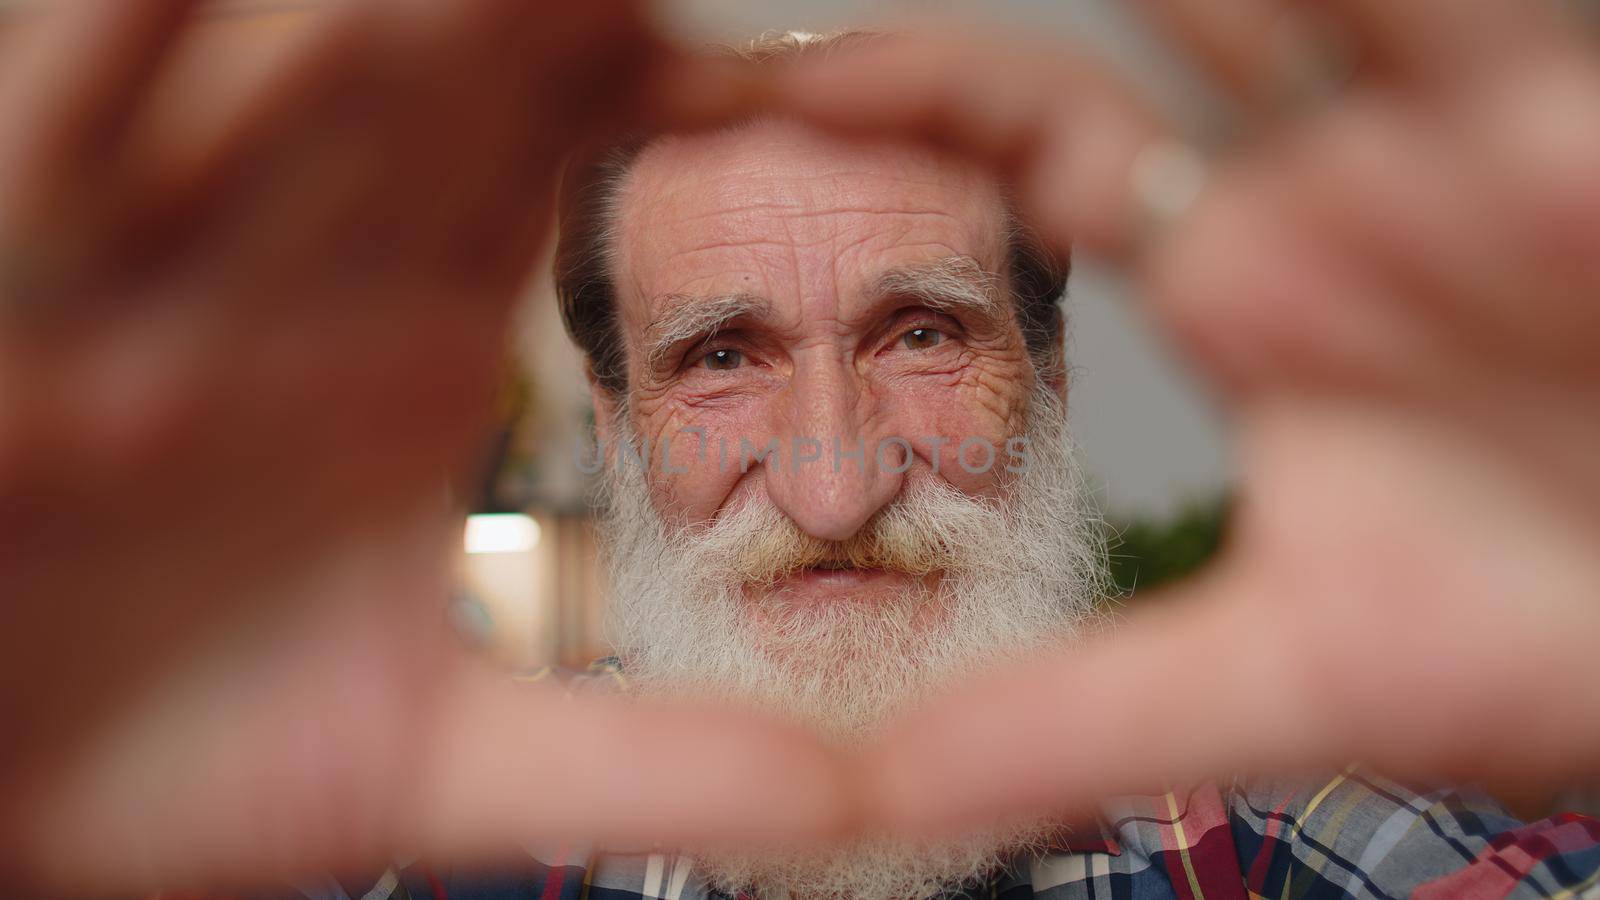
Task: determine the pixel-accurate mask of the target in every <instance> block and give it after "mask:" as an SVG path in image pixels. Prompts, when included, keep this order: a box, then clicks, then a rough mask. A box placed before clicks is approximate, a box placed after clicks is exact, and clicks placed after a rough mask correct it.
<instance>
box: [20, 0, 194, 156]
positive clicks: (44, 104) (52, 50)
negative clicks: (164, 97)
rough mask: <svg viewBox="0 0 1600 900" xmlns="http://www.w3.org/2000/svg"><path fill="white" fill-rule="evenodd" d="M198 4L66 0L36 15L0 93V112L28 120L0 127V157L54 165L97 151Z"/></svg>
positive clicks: (133, 105) (131, 111) (135, 104)
mask: <svg viewBox="0 0 1600 900" xmlns="http://www.w3.org/2000/svg"><path fill="white" fill-rule="evenodd" d="M199 2H200V0H70V2H66V3H62V4H58V5H57V6H56V7H55V8H52V9H51V10H50V11H48V12H45V13H42V14H41V15H42V18H41V19H40V20H39V21H37V22H34V23H30V26H29V27H33V28H35V29H36V31H35V33H32V34H30V35H28V39H27V40H26V41H25V42H23V43H22V45H21V46H20V47H18V48H17V51H18V56H17V58H15V59H11V60H8V64H7V66H6V69H5V75H6V78H5V83H6V84H7V85H8V87H7V89H6V92H5V94H4V96H3V97H0V115H4V116H7V117H10V118H9V121H11V122H24V121H26V122H29V123H33V124H32V125H31V126H30V127H26V128H21V127H10V128H6V129H4V132H5V133H6V137H5V139H4V143H3V144H0V159H3V160H5V161H6V162H7V163H8V164H11V165H15V164H16V163H17V162H19V161H32V162H56V163H58V164H59V160H60V159H61V158H65V159H68V160H74V161H78V160H83V159H85V158H86V157H88V156H90V155H93V154H95V153H103V152H104V150H105V146H104V142H105V141H106V140H108V139H111V138H113V137H115V136H116V135H117V133H118V132H119V131H120V130H121V128H122V126H123V125H124V124H125V123H126V122H127V121H129V120H130V119H131V118H132V117H133V116H134V115H135V114H136V113H137V111H138V109H139V108H140V103H139V100H140V98H141V96H142V95H143V93H144V91H145V89H146V88H147V87H148V86H149V83H150V80H151V78H152V76H153V75H154V73H155V72H156V70H157V69H158V68H159V67H160V66H161V64H162V62H163V61H164V60H165V58H166V55H167V51H168V49H169V48H170V47H171V45H172V44H173V43H174V40H175V39H176V37H177V36H178V35H179V34H180V32H181V31H182V28H183V25H184V23H185V22H186V21H187V19H188V18H189V15H190V13H191V12H192V11H193V10H194V8H195V7H196V6H198V5H199ZM19 142H20V143H22V144H23V145H24V146H25V147H26V148H27V149H26V150H25V151H24V150H23V149H22V148H19V147H17V146H16V144H17V143H19ZM8 145H9V146H8ZM19 156H20V157H21V158H20V159H19Z"/></svg>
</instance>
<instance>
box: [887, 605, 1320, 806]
mask: <svg viewBox="0 0 1600 900" xmlns="http://www.w3.org/2000/svg"><path fill="white" fill-rule="evenodd" d="M1243 587H1244V585H1243V584H1242V583H1240V582H1238V581H1235V580H1233V579H1232V578H1225V577H1219V576H1211V580H1209V581H1208V582H1207V583H1206V584H1205V585H1203V586H1201V587H1198V588H1197V589H1195V590H1194V591H1193V592H1190V591H1185V592H1184V593H1185V594H1186V596H1185V597H1184V598H1183V599H1181V600H1178V601H1177V602H1176V603H1165V604H1163V605H1162V606H1160V607H1157V608H1156V609H1155V610H1153V611H1152V612H1151V613H1150V614H1146V615H1144V616H1141V617H1140V618H1139V619H1138V620H1136V621H1135V622H1134V623H1132V624H1131V625H1130V626H1129V628H1128V629H1127V631H1126V632H1125V633H1122V634H1119V635H1113V636H1112V637H1110V638H1109V639H1106V640H1102V641H1099V642H1096V643H1092V644H1089V645H1084V646H1075V647H1067V648H1063V649H1062V650H1061V651H1060V652H1058V653H1055V654H1053V655H1052V656H1051V657H1049V658H1046V659H1044V660H1041V661H1039V662H1037V663H1034V664H1032V665H1029V666H1027V667H1026V668H1023V669H1019V670H1015V671H1012V672H1009V673H1006V674H1004V675H1001V676H998V677H995V678H991V679H989V680H987V681H985V682H982V683H979V684H977V685H973V686H971V687H968V688H965V689H962V690H960V691H959V692H958V693H956V694H954V695H952V696H950V697H948V698H947V699H945V700H943V701H941V702H940V703H939V704H938V705H937V706H935V707H933V708H931V709H930V710H928V711H927V712H925V713H922V714H920V715H918V716H916V717H914V718H913V719H911V720H909V721H907V722H905V723H904V724H903V725H902V726H900V727H899V728H897V729H895V730H894V731H893V732H891V735H890V737H889V738H888V739H887V740H886V741H885V743H884V744H883V745H882V746H881V747H880V748H878V749H877V750H876V751H874V753H873V754H872V755H871V756H870V757H869V758H868V759H867V760H866V761H865V763H864V769H865V773H866V774H865V776H864V777H863V778H862V783H863V784H866V785H871V786H873V792H872V794H871V795H870V796H869V802H870V804H871V810H870V813H869V815H870V817H871V820H872V821H873V822H874V823H875V824H876V825H878V826H880V827H884V828H888V829H896V830H907V831H914V832H927V831H930V830H931V831H944V830H949V829H952V828H955V827H957V826H960V825H967V824H970V823H973V822H978V821H986V820H991V819H995V818H1005V817H1008V816H1013V815H1018V814H1027V815H1039V814H1055V815H1065V816H1074V815H1081V814H1083V813H1085V812H1089V811H1091V809H1092V807H1091V804H1093V803H1094V802H1095V801H1097V800H1099V799H1101V798H1104V797H1111V796H1116V795H1118V794H1127V793H1141V792H1153V793H1159V792H1160V791H1162V790H1164V789H1165V788H1166V785H1168V784H1175V783H1182V782H1185V781H1189V780H1193V779H1198V778H1204V777H1210V776H1214V775H1217V774H1219V773H1225V772H1230V771H1235V770H1236V769H1237V768H1239V767H1248V766H1249V765H1250V764H1251V763H1253V762H1262V761H1265V760H1268V759H1272V760H1273V761H1274V762H1276V763H1279V764H1294V763H1303V764H1315V763H1316V762H1319V761H1321V760H1323V759H1324V757H1325V756H1326V755H1328V754H1329V753H1330V752H1331V753H1334V754H1336V753H1337V748H1336V747H1334V746H1333V745H1332V744H1331V743H1330V742H1325V741H1324V738H1326V737H1327V736H1328V735H1327V734H1326V729H1325V725H1324V724H1322V722H1321V721H1320V719H1319V715H1320V713H1321V712H1324V711H1313V710H1311V709H1309V708H1308V704H1306V702H1305V698H1304V697H1303V696H1299V695H1298V694H1297V687H1298V686H1297V685H1296V684H1295V683H1294V682H1293V680H1292V679H1290V678H1287V677H1285V675H1286V673H1287V670H1286V669H1283V668H1279V667H1277V663H1278V662H1279V660H1278V658H1277V654H1278V653H1279V652H1280V650H1281V649H1282V647H1283V645H1282V644H1279V645H1276V646H1274V645H1260V644H1255V643H1252V642H1250V641H1248V640H1247V639H1246V638H1244V637H1242V635H1249V634H1252V633H1255V632H1257V631H1259V630H1260V626H1259V625H1255V624H1251V623H1250V622H1248V621H1247V617H1246V616H1244V615H1243V610H1242V607H1241V606H1240V605H1239V604H1236V603H1230V602H1228V600H1229V598H1230V596H1232V595H1234V594H1236V593H1237V592H1238V591H1239V590H1241V589H1242V588H1243ZM1174 599H1176V598H1174ZM1245 626H1248V628H1246V627H1245ZM1230 646H1250V647H1259V648H1261V649H1262V651H1263V652H1262V653H1261V655H1254V654H1232V653H1223V654H1221V655H1208V654H1204V653H1203V652H1197V648H1223V647H1230ZM1263 672H1270V673H1274V674H1273V677H1270V678H1265V679H1264V678H1262V673H1263ZM997 730H998V731H1001V732H1004V733H1005V734H1006V736H1007V738H1006V741H1005V742H1004V744H1003V747H1001V746H997V745H996V744H995V742H994V741H993V739H992V735H994V734H995V733H997ZM1002 752H1003V753H1004V760H1003V761H1002V760H1001V759H1000V758H999V754H1000V753H1002Z"/></svg>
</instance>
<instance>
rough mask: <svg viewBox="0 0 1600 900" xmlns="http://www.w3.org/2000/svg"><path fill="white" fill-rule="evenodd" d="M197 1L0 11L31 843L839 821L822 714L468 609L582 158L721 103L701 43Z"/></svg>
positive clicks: (551, 12)
mask: <svg viewBox="0 0 1600 900" xmlns="http://www.w3.org/2000/svg"><path fill="white" fill-rule="evenodd" d="M199 5H200V4H199V3H197V2H193V0H65V2H61V3H53V4H49V5H48V6H47V7H41V9H40V10H37V11H32V12H29V13H27V14H25V15H22V14H19V16H18V18H17V20H16V21H14V22H12V23H11V24H10V25H9V26H8V27H7V28H5V30H4V32H3V33H0V597H3V598H4V600H3V603H0V660H3V662H0V675H3V678H0V720H3V721H4V722H5V723H6V724H5V728H4V731H5V735H6V737H5V739H4V741H3V742H0V798H4V799H3V800H0V821H3V822H4V825H3V826H0V831H3V832H4V834H3V835H0V868H21V869H22V870H24V874H25V875H27V876H28V877H33V878H39V879H42V880H44V881H46V882H47V883H51V884H54V885H55V886H59V887H71V888H83V889H119V890H126V889H134V888H137V887H139V886H149V885H156V884H163V885H167V886H171V885H173V884H174V883H179V884H181V883H184V882H195V883H203V882H206V881H209V880H213V879H217V878H223V879H230V880H231V879H250V878H258V877H270V876H272V875H275V874H278V873H280V872H289V871H296V870H299V871H304V870H305V869H308V868H316V867H321V866H334V865H339V866H349V865H360V864H362V863H366V862H381V861H383V860H386V859H387V858H388V856H387V854H390V853H393V852H396V851H398V850H400V849H402V848H404V849H408V850H411V851H413V852H419V853H420V852H430V853H453V852H457V851H461V852H481V851H484V850H486V849H488V848H489V847H492V846H494V845H495V844H496V843H497V842H500V841H510V840H522V839H526V838H532V837H536V836H539V835H541V834H546V835H547V834H549V833H552V832H556V833H560V834H562V835H563V836H593V837H601V836H607V835H612V836H617V837H620V838H623V839H629V840H634V839H639V840H642V839H647V838H653V837H655V836H657V835H659V834H660V833H661V832H662V830H663V829H664V828H665V826H666V825H667V824H668V823H670V824H671V825H672V826H673V828H674V834H675V835H676V834H679V833H687V834H693V833H694V832H696V831H698V830H702V829H704V830H706V831H707V832H710V833H711V834H715V832H716V829H717V828H719V827H720V828H723V829H730V828H733V827H737V828H738V829H739V831H740V833H746V832H747V830H748V829H750V828H752V827H753V828H755V829H757V830H760V829H761V828H762V827H763V823H767V822H771V823H774V825H775V827H777V826H782V827H786V828H790V829H797V830H799V831H802V832H804V831H806V830H808V829H813V828H819V827H824V825H825V824H826V823H827V822H829V821H831V817H832V816H833V815H834V814H835V810H833V809H832V804H833V803H835V802H836V800H837V796H836V794H835V793H834V792H833V791H832V790H831V789H830V788H829V784H828V782H827V781H826V778H825V776H826V774H827V772H828V763H827V761H826V760H825V759H823V757H822V756H821V755H820V753H815V752H812V750H811V749H810V748H811V745H809V744H807V743H806V742H805V741H803V740H800V739H798V738H794V737H792V736H791V735H789V734H788V733H787V732H782V731H779V730H777V729H774V728H770V727H768V726H766V725H764V724H762V723H760V722H749V721H745V720H743V719H735V718H734V717H733V716H731V715H730V714H726V713H722V714H711V713H705V712H700V711H638V712H636V713H633V714H626V715H625V714H624V713H623V712H622V711H620V710H617V709H613V708H609V707H602V706H582V707H579V706H575V705H572V704H565V703H561V702H560V701H559V700H558V699H557V698H555V697H553V696H550V695H549V694H547V693H544V692H541V691H537V690H534V691H531V692H530V691H529V689H527V688H523V689H521V690H520V691H516V693H513V691H514V689H513V687H512V686H511V685H510V684H509V683H508V682H506V681H505V679H504V677H503V676H502V675H499V674H496V673H490V672H486V671H482V670H480V669H479V668H477V667H476V666H474V665H473V664H472V663H469V662H467V661H465V660H464V659H462V658H461V657H460V656H459V654H458V652H457V648H456V647H455V646H454V644H453V643H452V641H451V635H450V633H449V630H448V629H447V627H446V626H445V612H444V597H445V592H444V580H445V579H444V576H443V572H444V567H445V565H446V563H447V560H446V557H445V548H446V547H447V546H448V545H449V543H450V541H451V538H454V537H455V536H454V535H452V534H451V533H450V529H451V527H452V523H451V521H450V518H449V510H448V509H447V508H446V507H447V499H446V493H447V481H448V479H449V477H450V476H451V475H453V474H458V473H460V472H462V471H463V469H465V468H467V467H469V466H471V465H472V464H473V462H474V460H473V455H474V451H475V449H476V448H475V442H476V441H477V438H478V435H480V434H481V433H482V431H483V426H484V425H485V424H486V417H485V412H486V410H487V409H488V407H489V405H490V400H491V396H492V393H493V387H494V385H495V383H496V376H497V374H498V372H499V368H500V365H501V354H500V350H501V349H502V346H503V342H504V340H505V337H504V333H505V332H504V329H505V325H506V322H507V318H508V316H509V313H510V310H511V306H512V301H513V300H514V299H515V298H516V296H517V294H518V292H519V290H520V288H521V287H522V284H523V282H524V279H525V278H526V277H527V275H528V274H529V269H530V267H531V264H532V262H533V260H534V255H535V253H536V252H537V251H538V250H539V249H540V246H541V243H542V242H543V241H544V239H545V238H546V232H547V230H548V227H549V223H550V222H551V220H552V214H551V209H550V198H551V195H552V192H553V185H552V181H553V178H554V175H555V172H556V168H557V165H558V164H559V162H560V160H561V159H562V158H563V156H564V155H565V154H566V153H568V152H569V151H570V149H571V148H572V147H573V146H574V144H575V143H576V142H578V141H580V140H583V139H584V138H586V137H588V136H591V135H593V134H594V133H595V132H596V130H598V129H603V128H614V127H618V126H621V125H624V124H627V123H628V122H629V121H630V120H633V119H635V118H637V117H638V116H640V115H644V114H646V113H647V112H648V114H650V115H657V116H671V115H692V114H693V110H692V109H689V106H688V105H686V106H685V107H684V108H682V109H676V110H675V109H674V108H673V107H672V106H671V105H670V104H669V103H667V101H666V100H663V99H662V98H661V97H654V98H652V96H651V95H650V92H652V91H657V92H660V91H664V90H666V89H667V88H668V87H670V86H671V85H672V84H675V83H678V81H679V80H680V79H689V80H690V81H692V80H693V78H694V77H695V73H694V71H693V70H692V69H691V68H689V66H688V64H687V63H685V62H684V61H683V60H681V59H679V58H678V57H676V56H675V55H673V54H672V53H671V52H670V51H669V50H668V49H667V48H666V46H665V45H664V44H663V43H662V42H660V41H658V40H657V39H656V38H655V37H654V36H653V35H652V34H651V33H650V31H649V30H648V29H647V28H646V26H645V24H644V22H643V20H642V15H641V12H640V10H639V9H638V8H637V7H636V6H635V5H634V4H633V3H630V2H626V0H602V2H596V3H584V4H579V5H576V6H573V5H570V4H553V3H532V2H521V0H519V2H507V0H456V2H451V3H437V2H432V0H381V2H380V0H355V2H348V3H344V4H340V5H335V6H330V7H329V8H328V10H327V11H325V12H321V13H317V14H314V15H313V14H308V15H305V16H301V17H299V18H296V19H293V20H284V19H279V20H273V21H272V22H267V23H264V24H262V25H261V26H260V28H261V30H262V31H265V30H267V29H268V28H272V29H276V30H277V31H278V32H279V33H277V34H275V35H274V36H273V39H272V40H265V39H260V38H262V35H259V34H240V33H238V32H230V30H229V29H227V28H222V27H218V26H216V25H214V24H211V23H194V22H192V19H193V18H194V17H195V12H194V9H195V8H196V7H197V6H199ZM664 86H665V87H664ZM690 105H692V104H690ZM456 539H458V538H456ZM397 560H399V561H398V562H397ZM374 573H382V574H381V577H380V576H376V575H374ZM575 734H582V735H583V737H582V739H581V740H578V739H574V735H575ZM579 748H581V751H580V750H579ZM762 767H766V768H762ZM758 769H759V771H758ZM780 772H781V773H782V777H778V773H780ZM669 775H670V777H669ZM716 836H719V837H731V836H733V835H727V834H719V835H716Z"/></svg>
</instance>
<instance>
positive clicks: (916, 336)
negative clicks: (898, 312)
mask: <svg viewBox="0 0 1600 900" xmlns="http://www.w3.org/2000/svg"><path fill="white" fill-rule="evenodd" d="M900 343H902V344H904V345H905V347H906V349H907V350H927V349H928V348H930V347H937V346H939V345H940V344H942V343H944V332H942V331H939V330H938V329H936V328H913V329H911V330H910V331H908V332H906V333H905V335H904V336H903V337H901V338H900Z"/></svg>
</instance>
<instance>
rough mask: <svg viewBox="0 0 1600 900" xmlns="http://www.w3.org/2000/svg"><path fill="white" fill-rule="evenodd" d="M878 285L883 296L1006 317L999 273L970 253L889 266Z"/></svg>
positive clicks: (944, 309)
mask: <svg viewBox="0 0 1600 900" xmlns="http://www.w3.org/2000/svg"><path fill="white" fill-rule="evenodd" d="M875 287H876V290H877V294H878V296H880V297H902V298H907V299H912V300H916V301H917V302H919V303H921V304H923V305H925V306H927V307H929V308H930V309H936V310H939V311H940V312H951V313H954V312H961V311H966V312H970V313H975V314H977V315H978V316H980V317H982V318H983V319H985V320H987V321H993V322H1002V321H1005V317H1006V305H1005V303H1004V302H1003V300H1002V297H1001V278H1000V276H999V275H996V274H995V273H993V272H990V271H988V270H987V269H985V268H984V267H983V265H982V264H981V263H979V262H978V261H977V260H976V259H973V258H972V257H970V256H947V257H944V258H942V259H935V260H930V261H928V262H924V263H914V264H912V265H908V266H901V267H899V268H895V269H890V270H889V271H887V272H885V273H883V274H882V275H880V276H878V280H877V282H876V284H875Z"/></svg>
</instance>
